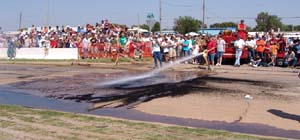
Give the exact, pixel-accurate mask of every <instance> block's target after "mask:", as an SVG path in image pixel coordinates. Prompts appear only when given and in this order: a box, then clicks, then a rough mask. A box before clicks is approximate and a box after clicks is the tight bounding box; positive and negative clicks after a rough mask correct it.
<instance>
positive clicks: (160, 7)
mask: <svg viewBox="0 0 300 140" xmlns="http://www.w3.org/2000/svg"><path fill="white" fill-rule="evenodd" d="M161 19H162V0H159V25H160V29H159V31H160V34H161V28H162V24H161Z"/></svg>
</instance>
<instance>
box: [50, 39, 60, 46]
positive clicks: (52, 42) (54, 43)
mask: <svg viewBox="0 0 300 140" xmlns="http://www.w3.org/2000/svg"><path fill="white" fill-rule="evenodd" d="M50 46H51V48H58V44H57V39H56V38H54V37H52V38H51V39H50Z"/></svg>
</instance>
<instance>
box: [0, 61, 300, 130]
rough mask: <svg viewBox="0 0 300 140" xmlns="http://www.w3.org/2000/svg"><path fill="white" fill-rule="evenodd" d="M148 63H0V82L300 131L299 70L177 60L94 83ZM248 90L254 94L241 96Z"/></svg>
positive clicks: (53, 94)
mask: <svg viewBox="0 0 300 140" xmlns="http://www.w3.org/2000/svg"><path fill="white" fill-rule="evenodd" d="M151 70H152V65H151V64H141V63H137V64H122V65H121V66H119V67H117V68H114V67H113V66H112V65H109V64H92V65H91V66H89V65H73V66H71V65H68V64H63V65H53V64H43V65H36V64H35V65H32V64H6V63H3V64H0V85H4V86H5V85H9V86H13V87H15V88H16V90H21V91H26V92H27V93H31V94H34V95H38V96H42V97H49V98H58V99H65V100H74V101H76V102H88V103H92V104H93V105H94V107H95V108H94V109H101V108H102V107H115V108H118V107H126V108H128V109H135V110H138V111H141V112H145V113H149V114H157V115H163V116H172V117H179V118H192V119H198V120H207V121H224V122H228V123H238V122H243V123H251V124H264V125H269V126H273V127H276V128H280V129H285V130H297V131H300V123H299V121H300V108H299V107H300V79H299V78H298V73H299V69H290V68H278V67H267V68H252V67H249V66H247V65H244V66H242V67H240V68H235V67H232V66H222V67H217V68H215V70H214V71H213V72H210V71H206V70H205V69H203V68H202V67H199V66H198V65H186V64H180V65H178V66H175V67H173V68H171V69H168V70H166V71H164V72H162V74H161V75H158V76H156V77H154V78H152V79H150V80H147V79H142V80H139V81H137V82H129V84H128V83H127V84H122V85H117V86H112V87H109V88H99V87H97V84H96V83H101V82H105V81H110V80H113V79H120V78H122V77H124V76H128V75H136V74H140V73H144V72H146V71H151ZM246 95H250V96H251V97H253V99H245V96H246Z"/></svg>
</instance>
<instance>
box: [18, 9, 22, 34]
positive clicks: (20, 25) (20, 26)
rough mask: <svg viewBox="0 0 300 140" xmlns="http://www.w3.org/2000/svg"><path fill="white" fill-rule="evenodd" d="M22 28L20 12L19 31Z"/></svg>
mask: <svg viewBox="0 0 300 140" xmlns="http://www.w3.org/2000/svg"><path fill="white" fill-rule="evenodd" d="M21 28H22V12H20V17H19V30H20V29H21Z"/></svg>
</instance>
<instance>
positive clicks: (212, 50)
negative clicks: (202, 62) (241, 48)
mask: <svg viewBox="0 0 300 140" xmlns="http://www.w3.org/2000/svg"><path fill="white" fill-rule="evenodd" d="M216 47H217V42H216V38H215V37H212V38H210V40H209V43H208V45H207V52H208V68H210V69H211V70H212V67H211V66H214V64H215V55H216Z"/></svg>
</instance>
